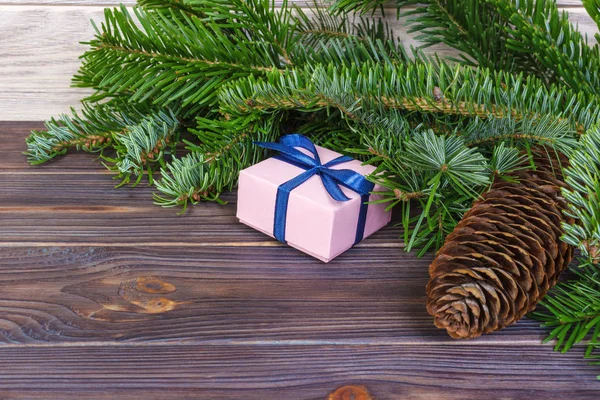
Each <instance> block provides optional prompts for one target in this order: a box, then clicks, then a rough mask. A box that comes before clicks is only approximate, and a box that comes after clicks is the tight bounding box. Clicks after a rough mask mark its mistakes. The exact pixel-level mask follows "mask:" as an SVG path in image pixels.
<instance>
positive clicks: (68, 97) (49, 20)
mask: <svg viewBox="0 0 600 400" xmlns="http://www.w3.org/2000/svg"><path fill="white" fill-rule="evenodd" d="M117 3H119V2H118V1H109V0H104V1H101V0H94V1H84V0H73V1H69V0H63V1H59V0H35V1H21V0H0V60H2V63H0V119H2V120H44V119H48V118H49V117H50V116H53V115H57V114H60V113H63V112H67V111H68V110H69V107H70V106H77V105H78V102H79V100H80V99H81V98H83V97H85V96H86V95H87V94H88V92H87V91H85V90H81V89H73V88H70V87H69V86H70V81H71V77H72V75H73V74H74V73H75V72H76V71H77V68H78V67H79V59H78V57H79V56H80V55H81V54H82V53H83V51H84V50H85V46H84V45H81V44H80V42H82V41H86V40H89V39H90V38H92V37H93V34H94V31H93V28H92V25H91V24H90V22H89V21H90V19H94V20H96V21H99V20H102V18H103V17H102V13H103V7H104V6H110V5H116V4H117ZM129 3H131V2H129ZM296 3H298V2H296ZM574 3H578V5H576V6H574V5H573V4H574ZM561 4H563V5H564V9H565V10H567V11H568V12H569V13H570V16H571V20H572V21H573V22H575V23H577V24H578V25H579V29H580V30H581V31H582V32H584V33H586V34H588V36H590V38H591V40H592V41H593V40H594V39H593V34H594V33H596V32H597V26H596V24H595V23H594V22H593V21H592V20H591V19H590V18H589V16H588V15H587V13H586V12H585V10H584V9H583V8H582V7H581V6H580V3H579V2H577V1H575V0H572V1H567V2H562V3H561ZM390 14H391V15H393V14H394V13H393V12H392V13H390ZM390 25H391V26H392V27H393V28H394V30H395V32H396V34H397V35H398V36H399V37H400V38H401V39H402V40H403V43H404V45H405V46H406V47H410V46H416V45H418V42H417V41H416V40H415V39H414V37H413V36H414V35H409V34H407V27H406V22H405V21H404V20H400V21H396V20H394V19H392V20H390ZM428 51H429V52H432V51H436V52H438V53H439V54H441V55H449V54H453V53H454V51H453V50H452V49H449V48H446V47H443V46H437V47H436V48H430V49H428Z"/></svg>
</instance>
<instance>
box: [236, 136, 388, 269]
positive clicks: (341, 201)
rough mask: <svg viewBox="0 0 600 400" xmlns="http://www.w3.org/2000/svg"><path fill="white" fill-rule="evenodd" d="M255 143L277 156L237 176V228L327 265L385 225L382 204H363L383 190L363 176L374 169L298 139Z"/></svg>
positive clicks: (303, 139) (304, 138)
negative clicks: (253, 231) (252, 231)
mask: <svg viewBox="0 0 600 400" xmlns="http://www.w3.org/2000/svg"><path fill="white" fill-rule="evenodd" d="M257 144H258V145H260V146H262V147H265V148H268V149H272V150H276V151H278V152H279V154H278V155H276V156H274V157H272V158H269V159H267V160H265V161H263V162H260V163H258V164H255V165H253V166H251V167H249V168H246V169H244V170H243V171H241V173H240V179H239V188H238V209H237V217H238V218H239V220H240V221H241V222H242V223H244V224H246V225H249V226H251V227H253V228H254V229H257V230H259V231H261V232H263V233H265V234H267V235H269V236H271V237H274V238H276V239H277V240H279V241H281V242H284V243H287V244H288V245H290V246H292V247H295V248H297V249H298V250H301V251H303V252H305V253H308V254H310V255H312V256H313V257H316V258H318V259H320V260H322V261H324V262H328V261H331V260H332V259H333V258H335V257H337V256H338V255H340V254H341V253H343V252H344V251H346V250H348V249H349V248H350V247H352V246H353V245H354V244H356V243H358V242H360V241H361V240H362V239H363V238H366V237H367V236H369V235H371V234H372V233H374V232H376V231H377V230H379V229H381V228H382V227H384V226H385V225H387V223H388V222H389V221H390V218H391V212H389V211H386V210H385V207H386V205H385V204H367V202H372V201H375V200H378V199H380V196H379V195H377V194H371V192H374V191H375V192H376V191H378V190H383V188H382V187H379V186H377V185H374V184H373V183H372V182H369V181H368V180H367V179H365V177H364V175H366V174H369V173H371V172H373V170H374V169H375V168H374V167H373V166H370V165H361V162H360V161H357V160H354V159H352V158H351V157H347V156H342V155H340V154H339V153H336V152H334V151H331V150H328V149H325V148H323V147H319V146H315V145H314V144H313V143H312V142H311V141H310V140H309V139H308V138H307V137H305V136H302V135H298V134H294V135H287V136H284V137H282V138H281V140H280V142H279V143H257Z"/></svg>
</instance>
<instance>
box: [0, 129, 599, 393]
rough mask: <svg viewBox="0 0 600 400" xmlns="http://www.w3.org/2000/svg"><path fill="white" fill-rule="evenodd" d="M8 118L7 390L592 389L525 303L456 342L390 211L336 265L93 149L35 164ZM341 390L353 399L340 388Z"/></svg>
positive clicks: (1, 241)
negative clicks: (186, 203)
mask: <svg viewBox="0 0 600 400" xmlns="http://www.w3.org/2000/svg"><path fill="white" fill-rule="evenodd" d="M41 127H42V125H41V124H40V123H23V122H20V123H0V143H1V146H0V166H1V167H0V260H1V261H0V342H1V343H2V344H0V360H1V363H0V398H1V399H5V398H18V399H21V398H23V399H25V398H27V399H31V398H33V399H38V398H39V399H49V398H57V399H68V398H76V399H82V398H99V399H105V398H106V399H115V398H131V399H151V398H157V399H171V398H200V399H245V400H246V399H265V400H269V399H294V400H296V399H301V400H303V399H326V398H328V396H329V395H330V393H332V392H334V391H335V390H336V389H338V388H341V387H342V389H341V390H339V391H338V392H337V393H336V394H334V395H332V396H331V398H332V399H342V398H343V399H354V400H365V399H375V398H376V399H380V400H383V399H495V398H503V399H512V398H514V399H520V398H526V399H538V398H543V399H567V398H568V399H585V398H590V399H591V398H596V399H597V398H598V397H599V396H600V382H598V381H597V380H596V375H598V374H600V368H599V367H598V366H589V365H587V363H586V362H585V360H583V358H582V353H583V350H582V348H576V349H574V350H573V351H571V352H570V353H568V354H564V355H561V354H557V353H554V352H553V351H552V346H551V345H542V344H541V343H540V341H541V340H542V338H543V337H544V336H545V334H546V330H545V329H542V328H540V327H538V323H537V322H535V321H531V320H527V319H524V320H522V321H521V322H519V323H518V324H516V325H515V326H511V327H509V328H507V329H505V330H503V331H501V332H498V333H496V334H493V335H488V336H486V337H483V338H480V339H477V340H471V341H455V340H452V339H450V338H449V337H448V336H447V335H446V334H445V332H444V331H440V330H438V329H436V328H435V327H434V326H433V323H432V319H431V318H430V317H429V315H428V314H427V313H426V311H425V291H424V287H425V284H426V283H427V278H428V275H427V266H428V263H429V262H430V260H431V255H429V256H426V257H424V258H422V259H417V258H415V257H414V255H413V254H407V253H406V252H404V251H403V250H402V248H401V242H400V240H398V236H399V231H398V228H395V227H388V228H386V229H384V230H383V231H381V232H379V233H377V234H376V235H374V236H373V237H371V238H369V239H367V240H365V241H364V242H363V243H361V244H360V245H359V246H357V247H356V248H354V249H352V250H350V251H348V252H347V253H346V254H344V255H342V256H340V257H339V258H337V259H336V260H335V261H334V262H332V263H330V264H327V265H325V264H322V263H320V262H318V261H316V260H314V259H312V258H310V257H309V256H306V255H304V254H302V253H300V252H298V251H296V250H294V249H292V248H289V247H286V246H283V245H281V244H279V243H277V242H275V241H273V240H270V239H269V238H267V237H265V236H264V235H262V234H260V233H258V232H256V231H254V230H252V229H250V228H248V227H246V226H244V225H241V224H239V223H238V222H237V221H236V218H235V210H236V207H235V202H236V198H235V195H233V194H229V195H226V196H225V199H226V200H227V201H229V204H227V205H225V206H220V205H217V204H202V205H198V206H196V207H191V209H189V211H188V212H187V213H186V214H185V215H183V216H178V215H177V212H178V211H179V210H177V209H162V208H159V207H157V206H155V205H153V204H152V196H151V194H152V191H153V190H152V188H149V187H146V186H144V185H141V186H139V187H137V188H135V189H132V188H127V187H124V188H121V189H118V190H115V189H113V186H114V185H115V183H116V182H115V181H114V180H112V179H111V174H110V173H108V172H107V171H106V170H105V169H104V168H103V167H102V166H101V165H100V163H99V162H98V161H97V160H95V156H94V155H90V154H83V153H73V154H71V155H69V156H68V157H65V158H62V159H59V160H56V161H55V162H52V163H50V164H47V165H45V166H41V167H31V166H28V165H27V163H26V161H25V157H24V156H23V155H21V153H20V152H21V151H23V150H24V149H25V145H24V138H25V137H26V135H27V134H28V131H29V130H30V129H32V128H41ZM344 396H346V397H344Z"/></svg>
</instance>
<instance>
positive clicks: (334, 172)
mask: <svg viewBox="0 0 600 400" xmlns="http://www.w3.org/2000/svg"><path fill="white" fill-rule="evenodd" d="M255 144H257V145H258V146H260V147H264V148H265V149H271V150H276V151H278V152H279V154H278V155H276V156H275V158H277V159H278V160H281V161H284V162H287V163H289V164H292V165H294V166H296V167H299V168H302V169H304V170H305V171H304V172H303V173H301V174H300V175H298V176H296V177H295V178H292V179H290V180H289V181H287V182H285V183H283V184H281V185H280V186H279V188H277V199H276V200H275V221H274V226H273V235H274V236H275V239H277V240H279V241H280V242H283V243H286V241H285V226H286V218H287V209H288V202H289V198H290V193H291V192H292V190H294V189H295V188H297V187H298V186H300V185H302V184H303V183H304V182H306V181H307V180H308V179H309V178H310V177H312V176H313V175H318V176H319V177H320V178H321V181H322V182H323V186H325V189H326V190H327V192H328V193H329V195H330V196H331V197H332V198H333V199H334V200H337V201H348V200H350V198H349V197H348V196H346V195H345V194H344V192H343V191H342V189H341V188H340V185H341V186H344V187H346V188H348V189H351V190H353V191H354V192H356V193H358V194H359V195H360V196H361V199H360V201H361V205H360V211H359V214H358V225H357V227H356V236H355V240H354V243H355V244H356V243H358V242H360V241H361V240H362V239H363V236H364V233H365V223H366V221H367V210H368V206H369V205H368V204H367V202H368V201H369V195H370V192H372V191H373V188H374V187H375V185H374V184H373V183H372V182H369V181H368V180H367V179H365V177H364V176H362V175H361V174H359V173H358V172H356V171H352V170H350V169H332V168H331V167H333V166H335V165H338V164H342V163H346V162H348V161H352V160H353V159H352V158H351V157H348V156H340V157H338V158H335V159H333V160H331V161H329V162H328V163H326V164H321V159H320V158H319V153H318V152H317V149H316V148H315V145H314V144H313V143H312V142H311V141H310V139H308V138H307V137H306V136H303V135H300V134H292V135H286V136H283V137H282V138H281V139H280V140H279V143H269V142H255ZM296 147H300V148H303V149H305V150H308V151H309V152H310V154H311V155H312V157H311V156H310V155H307V154H305V153H303V152H301V151H300V150H297V149H296Z"/></svg>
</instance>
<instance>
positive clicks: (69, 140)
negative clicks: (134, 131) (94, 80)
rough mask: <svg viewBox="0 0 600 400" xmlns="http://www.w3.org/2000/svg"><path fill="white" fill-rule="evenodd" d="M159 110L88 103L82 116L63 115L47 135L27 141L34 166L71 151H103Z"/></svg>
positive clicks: (36, 133) (39, 134)
mask: <svg viewBox="0 0 600 400" xmlns="http://www.w3.org/2000/svg"><path fill="white" fill-rule="evenodd" d="M154 112H155V110H153V109H150V108H148V107H146V106H144V105H136V106H132V105H129V104H127V103H124V102H120V101H119V102H113V103H110V104H96V105H92V104H90V103H84V108H83V110H82V112H81V114H79V113H77V112H76V111H75V110H74V109H72V115H70V116H69V115H66V114H63V115H61V116H60V117H59V118H58V119H51V120H50V121H48V122H47V123H46V129H47V130H46V131H34V132H32V134H31V135H30V136H29V137H28V138H27V151H26V152H25V155H27V157H28V160H29V162H30V163H32V164H41V163H44V162H46V161H49V160H51V159H52V158H54V157H56V156H58V155H63V154H65V153H66V152H67V150H68V149H69V148H72V147H76V148H77V149H79V150H84V151H90V152H94V151H100V150H102V149H104V148H106V147H108V146H112V145H114V143H115V139H117V138H119V137H121V136H122V135H124V134H126V133H127V132H128V131H129V129H131V127H132V126H135V125H136V124H138V123H140V122H141V121H142V120H144V118H146V116H147V115H151V114H153V113H154Z"/></svg>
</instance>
